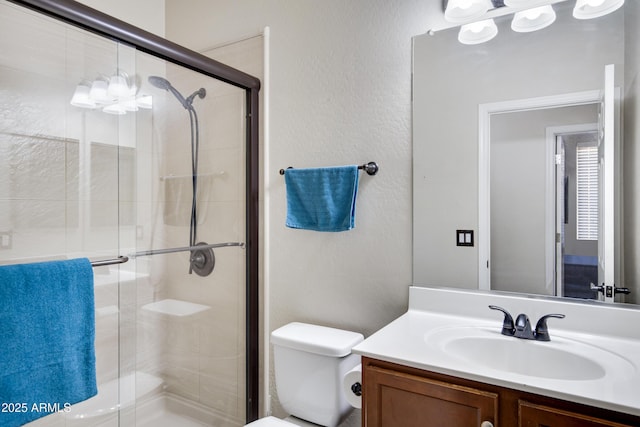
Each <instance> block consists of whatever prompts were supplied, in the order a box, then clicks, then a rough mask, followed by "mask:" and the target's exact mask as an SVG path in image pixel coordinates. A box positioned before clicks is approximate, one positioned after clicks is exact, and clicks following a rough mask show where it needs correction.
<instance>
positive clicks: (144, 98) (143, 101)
mask: <svg viewBox="0 0 640 427" xmlns="http://www.w3.org/2000/svg"><path fill="white" fill-rule="evenodd" d="M136 104H137V105H138V107H140V108H144V109H147V110H148V109H151V108H153V97H152V96H151V95H140V96H139V97H138V98H136Z"/></svg>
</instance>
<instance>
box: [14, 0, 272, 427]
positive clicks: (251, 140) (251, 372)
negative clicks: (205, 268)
mask: <svg viewBox="0 0 640 427" xmlns="http://www.w3.org/2000/svg"><path fill="white" fill-rule="evenodd" d="M8 1H10V2H12V3H15V4H18V5H20V6H24V7H27V8H29V9H32V10H35V11H37V12H40V13H43V14H45V15H48V16H51V17H53V18H56V19H59V20H61V21H64V22H67V23H69V24H71V25H74V26H77V27H80V28H83V29H85V30H88V31H90V32H93V33H96V34H99V35H101V36H104V37H107V38H110V39H113V40H115V41H117V42H120V43H124V44H126V45H129V46H131V47H134V48H135V49H136V50H139V51H141V52H145V53H147V54H150V55H153V56H155V57H158V58H161V59H164V60H166V61H169V62H172V63H174V64H177V65H180V66H183V67H186V68H189V69H191V70H194V71H197V72H199V73H201V74H204V75H207V76H209V77H212V78H214V79H217V80H221V81H223V82H225V83H228V84H231V85H233V86H236V87H238V88H241V89H243V90H244V91H245V94H246V95H245V105H246V130H245V138H246V153H247V154H246V173H247V180H246V189H245V195H246V220H247V221H246V224H247V225H246V238H245V240H246V355H245V357H246V421H247V423H249V422H251V421H254V420H256V419H258V405H259V378H260V377H259V305H258V302H259V301H258V292H259V290H258V255H259V254H258V223H259V205H258V193H259V178H258V174H259V156H258V135H259V124H258V118H259V116H258V108H259V92H260V80H259V79H258V78H256V77H253V76H251V75H249V74H246V73H244V72H242V71H239V70H237V69H235V68H233V67H230V66H228V65H225V64H223V63H221V62H218V61H215V60H213V59H211V58H208V57H206V56H204V55H202V54H199V53H197V52H195V51H192V50H190V49H187V48H185V47H183V46H180V45H178V44H176V43H173V42H170V41H168V40H166V39H163V38H162V37H159V36H156V35H155V34H152V33H149V32H147V31H144V30H142V29H140V28H137V27H135V26H133V25H131V24H128V23H126V22H124V21H121V20H119V19H116V18H114V17H112V16H109V15H107V14H104V13H102V12H99V11H97V10H95V9H92V8H90V7H88V6H85V5H83V4H80V3H77V2H75V1H72V0H8Z"/></svg>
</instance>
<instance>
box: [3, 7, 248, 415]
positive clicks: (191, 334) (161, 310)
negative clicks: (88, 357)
mask: <svg viewBox="0 0 640 427" xmlns="http://www.w3.org/2000/svg"><path fill="white" fill-rule="evenodd" d="M0 34H1V37H0V264H16V263H30V262H37V261H44V260H56V259H70V258H78V257H87V258H89V259H90V260H91V261H102V262H96V263H95V267H94V295H95V309H96V315H95V318H96V340H95V348H96V374H97V381H98V391H99V392H98V395H97V396H95V397H93V398H91V399H89V400H87V401H85V402H81V403H79V404H76V405H72V406H71V407H70V408H65V409H64V410H63V411H60V412H53V413H51V414H50V415H47V416H44V417H42V418H40V419H38V420H36V421H34V422H33V423H31V424H29V425H33V426H41V427H49V426H51V427H75V426H77V427H83V426H100V427H112V426H113V427H115V426H136V427H143V426H154V427H157V426H165V425H166V426H176V427H183V426H185V427H188V426H225V427H226V426H229V427H231V426H241V425H244V424H245V423H246V422H249V421H252V420H254V419H256V418H257V416H258V378H259V375H258V345H259V343H258V316H259V308H258V152H257V147H258V91H259V88H260V82H259V80H258V79H256V78H254V77H252V76H250V75H248V74H245V73H243V72H240V71H238V70H236V69H234V68H231V67H229V66H227V65H224V64H222V63H220V62H216V61H214V60H212V59H210V58H208V57H205V56H203V55H201V54H197V53H195V52H192V51H189V50H187V49H185V48H182V47H180V46H178V45H175V44H173V43H171V42H168V41H166V40H164V39H162V38H159V37H156V36H154V35H152V34H149V33H146V32H144V31H142V30H140V29H137V28H135V27H132V26H130V25H128V24H125V23H123V22H121V21H118V20H116V19H114V18H112V17H109V16H107V15H104V14H101V13H99V12H97V11H95V10H93V9H90V8H88V7H85V6H82V5H80V4H78V3H75V2H73V1H70V0H59V1H51V0H11V1H8V0H0ZM0 285H1V284H0ZM1 364H2V361H1V360H0V369H1Z"/></svg>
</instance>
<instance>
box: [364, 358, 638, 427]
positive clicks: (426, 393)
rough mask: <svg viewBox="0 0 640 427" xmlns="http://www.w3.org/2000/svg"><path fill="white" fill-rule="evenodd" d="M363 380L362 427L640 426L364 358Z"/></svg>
mask: <svg viewBox="0 0 640 427" xmlns="http://www.w3.org/2000/svg"><path fill="white" fill-rule="evenodd" d="M362 375H363V383H364V392H363V405H362V411H363V414H362V419H363V427H382V426H395V427H414V426H415V427H424V426H440V425H446V426H449V427H458V426H460V427H468V426H479V427H490V426H507V427H509V426H531V427H534V426H535V427H538V426H540V427H542V426H549V427H551V426H553V427H556V426H557V427H560V426H562V427H571V426H575V427H596V426H616V427H622V426H628V427H631V426H639V425H640V417H637V416H633V415H630V414H624V413H619V412H614V411H608V410H604V409H601V408H596V407H593V406H587V405H580V404H576V403H573V402H568V401H565V400H560V399H553V398H549V397H546V396H541V395H538V394H532V393H526V392H522V391H518V390H513V389H509V388H506V387H500V386H495V385H491V384H486V383H481V382H477V381H469V380H465V379H464V378H461V377H453V376H450V375H442V374H438V373H436V372H430V371H426V370H422V369H415V368H411V367H408V366H403V365H398V364H395V363H389V362H385V361H382V360H377V359H371V358H368V357H364V358H363V359H362ZM483 423H484V424H483Z"/></svg>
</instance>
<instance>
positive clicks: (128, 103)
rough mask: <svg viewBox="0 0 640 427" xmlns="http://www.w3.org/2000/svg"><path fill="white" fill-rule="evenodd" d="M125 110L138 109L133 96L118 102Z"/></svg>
mask: <svg viewBox="0 0 640 427" xmlns="http://www.w3.org/2000/svg"><path fill="white" fill-rule="evenodd" d="M119 104H120V105H122V107H123V108H124V109H125V110H126V111H138V103H137V101H136V99H135V98H127V99H125V100H122V101H120V102H119Z"/></svg>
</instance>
